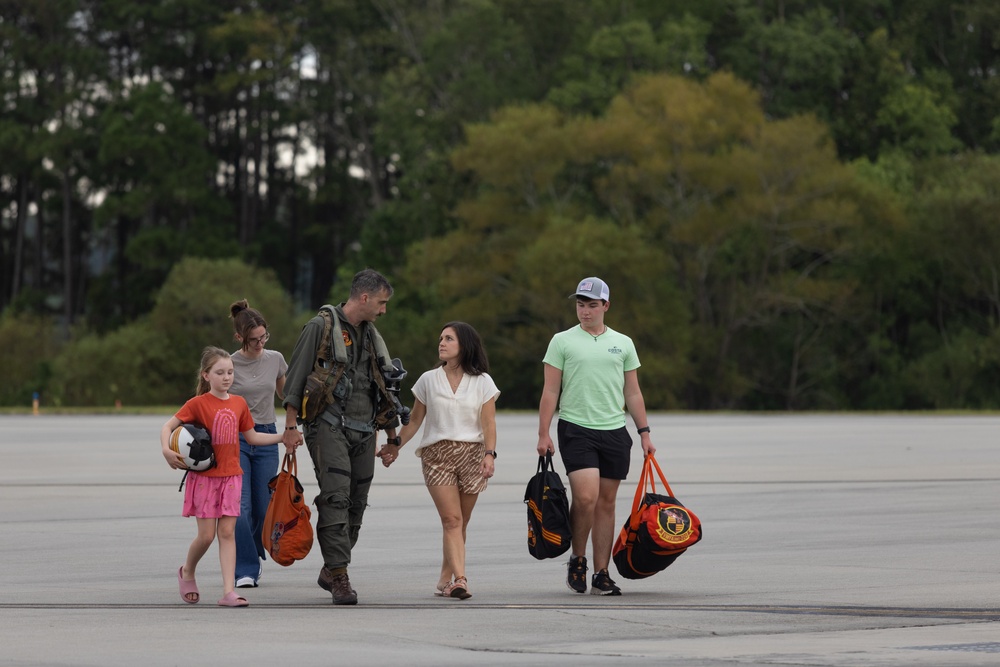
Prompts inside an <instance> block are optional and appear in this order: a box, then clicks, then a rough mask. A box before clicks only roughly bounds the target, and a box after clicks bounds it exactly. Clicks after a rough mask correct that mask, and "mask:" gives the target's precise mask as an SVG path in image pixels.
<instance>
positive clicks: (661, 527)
mask: <svg viewBox="0 0 1000 667" xmlns="http://www.w3.org/2000/svg"><path fill="white" fill-rule="evenodd" d="M652 518H653V517H650V519H652ZM651 523H652V524H654V525H651V526H649V527H648V530H649V531H650V532H651V533H655V534H656V535H657V536H658V537H659V538H660V540H662V541H663V542H666V543H667V544H674V545H679V544H683V543H684V542H687V541H688V540H689V539H690V535H691V515H690V514H688V511H687V510H686V509H684V508H683V507H678V506H676V505H675V506H673V507H661V508H660V511H659V512H657V513H656V519H655V520H654V521H651Z"/></svg>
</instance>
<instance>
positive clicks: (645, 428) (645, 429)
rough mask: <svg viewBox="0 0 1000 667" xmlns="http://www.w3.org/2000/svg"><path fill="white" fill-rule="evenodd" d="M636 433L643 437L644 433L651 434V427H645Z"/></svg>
mask: <svg viewBox="0 0 1000 667" xmlns="http://www.w3.org/2000/svg"><path fill="white" fill-rule="evenodd" d="M636 433H638V434H639V435H642V434H643V433H649V427H648V426H643V427H642V428H640V429H638V430H636Z"/></svg>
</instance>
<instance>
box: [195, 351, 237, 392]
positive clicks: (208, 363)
mask: <svg viewBox="0 0 1000 667" xmlns="http://www.w3.org/2000/svg"><path fill="white" fill-rule="evenodd" d="M231 358H232V357H230V355H229V353H228V352H226V351H225V350H223V349H222V348H221V347H213V346H209V347H206V348H205V349H204V350H202V351H201V368H200V369H199V370H198V387H197V389H195V394H197V395H198V396H201V395H202V394H205V393H208V390H209V389H211V388H212V387H211V385H209V383H208V380H206V379H205V378H204V374H205V373H207V372H208V371H210V370H212V366H214V365H215V364H216V363H217V362H218V361H219V359H231Z"/></svg>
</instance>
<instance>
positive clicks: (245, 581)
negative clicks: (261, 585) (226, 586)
mask: <svg viewBox="0 0 1000 667" xmlns="http://www.w3.org/2000/svg"><path fill="white" fill-rule="evenodd" d="M236 588H257V582H256V581H254V580H253V577H240V578H239V579H237V580H236Z"/></svg>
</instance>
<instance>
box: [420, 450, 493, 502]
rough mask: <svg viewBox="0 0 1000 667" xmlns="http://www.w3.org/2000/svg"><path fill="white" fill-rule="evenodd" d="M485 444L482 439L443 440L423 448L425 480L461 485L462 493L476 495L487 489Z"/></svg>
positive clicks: (442, 484) (427, 481) (421, 452)
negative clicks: (483, 465) (483, 468)
mask: <svg viewBox="0 0 1000 667" xmlns="http://www.w3.org/2000/svg"><path fill="white" fill-rule="evenodd" d="M485 454H486V445H485V444H483V443H481V442H455V441H454V440H441V441H439V442H435V443H434V444H433V445H428V446H427V447H425V448H424V449H422V450H421V451H420V460H421V461H422V462H423V465H422V467H423V471H424V483H425V484H426V485H427V486H456V485H457V486H458V488H459V490H460V491H461V492H462V493H468V494H470V495H474V494H477V493H482V492H483V491H484V490H485V489H486V481H487V480H486V478H485V477H483V472H482V464H483V456H485Z"/></svg>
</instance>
